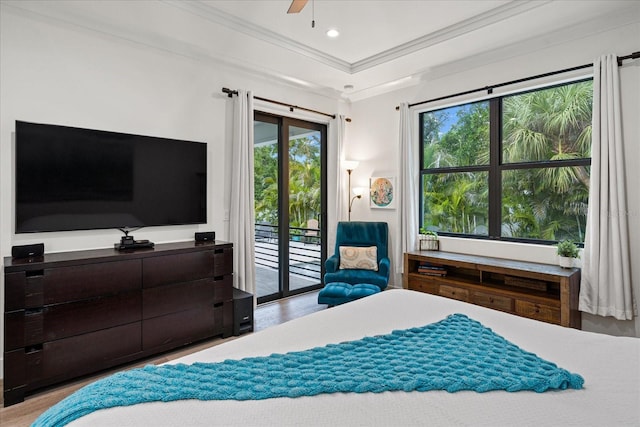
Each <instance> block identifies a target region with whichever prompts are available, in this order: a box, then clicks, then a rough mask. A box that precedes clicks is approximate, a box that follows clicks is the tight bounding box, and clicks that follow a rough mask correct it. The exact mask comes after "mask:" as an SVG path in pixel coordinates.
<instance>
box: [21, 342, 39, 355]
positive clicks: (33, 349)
mask: <svg viewBox="0 0 640 427" xmlns="http://www.w3.org/2000/svg"><path fill="white" fill-rule="evenodd" d="M38 351H42V344H36V345H31V346H29V347H25V348H24V352H25V354H31V353H37V352H38Z"/></svg>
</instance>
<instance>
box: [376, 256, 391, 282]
mask: <svg viewBox="0 0 640 427" xmlns="http://www.w3.org/2000/svg"><path fill="white" fill-rule="evenodd" d="M390 270H391V261H390V260H389V258H382V259H380V263H379V264H378V273H380V275H382V276H384V277H386V278H387V279H388V278H389V271H390Z"/></svg>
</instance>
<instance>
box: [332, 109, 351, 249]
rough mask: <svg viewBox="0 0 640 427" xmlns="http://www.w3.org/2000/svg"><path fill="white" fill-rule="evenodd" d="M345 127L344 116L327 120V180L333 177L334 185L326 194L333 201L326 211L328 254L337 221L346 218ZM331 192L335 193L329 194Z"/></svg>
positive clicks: (333, 245) (334, 239)
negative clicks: (343, 163) (343, 165)
mask: <svg viewBox="0 0 640 427" xmlns="http://www.w3.org/2000/svg"><path fill="white" fill-rule="evenodd" d="M345 129H346V118H345V116H343V115H338V116H336V118H334V119H332V120H331V121H330V122H329V147H328V150H327V151H328V153H327V157H328V161H327V163H328V164H327V167H328V169H327V175H328V176H329V182H333V179H332V177H335V185H333V186H331V187H329V188H333V190H330V193H329V194H328V195H327V196H328V200H333V201H334V203H335V205H334V206H333V208H332V207H331V206H328V213H327V252H328V254H329V256H331V255H332V254H333V249H334V248H335V245H336V229H337V226H338V221H346V220H347V215H346V212H347V205H346V203H345V194H346V192H347V191H348V189H347V171H346V170H344V169H343V168H342V161H343V160H344V135H345ZM331 192H335V193H334V194H331ZM349 196H350V195H349Z"/></svg>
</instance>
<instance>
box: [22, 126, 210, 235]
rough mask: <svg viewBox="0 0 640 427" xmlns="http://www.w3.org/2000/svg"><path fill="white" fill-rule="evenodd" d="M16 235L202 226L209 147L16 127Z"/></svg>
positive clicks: (91, 132) (56, 128)
mask: <svg viewBox="0 0 640 427" xmlns="http://www.w3.org/2000/svg"><path fill="white" fill-rule="evenodd" d="M15 171H16V174H15V178H16V180H15V185H16V193H15V195H16V204H15V207H16V215H15V216H16V233H35V232H45V231H69V230H90V229H106V228H118V229H125V230H126V229H135V228H139V227H149V226H161V225H181V224H202V223H206V221H207V209H206V206H207V203H206V200H207V145H206V144H205V143H202V142H192V141H181V140H174V139H166V138H157V137H151V136H140V135H130V134H124V133H116V132H105V131H101V130H90V129H81V128H75V127H68V126H58V125H49V124H37V123H28V122H22V121H16V163H15Z"/></svg>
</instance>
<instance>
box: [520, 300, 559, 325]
mask: <svg viewBox="0 0 640 427" xmlns="http://www.w3.org/2000/svg"><path fill="white" fill-rule="evenodd" d="M516 314H519V315H520V316H524V317H529V318H531V319H536V320H542V321H543V322H549V323H556V324H559V323H560V307H552V306H550V305H545V304H536V303H532V302H529V301H520V300H516Z"/></svg>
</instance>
